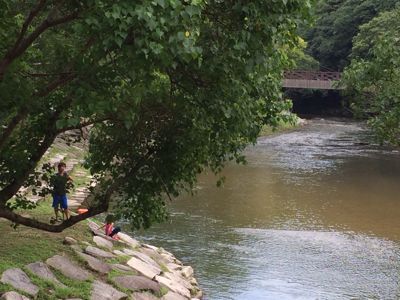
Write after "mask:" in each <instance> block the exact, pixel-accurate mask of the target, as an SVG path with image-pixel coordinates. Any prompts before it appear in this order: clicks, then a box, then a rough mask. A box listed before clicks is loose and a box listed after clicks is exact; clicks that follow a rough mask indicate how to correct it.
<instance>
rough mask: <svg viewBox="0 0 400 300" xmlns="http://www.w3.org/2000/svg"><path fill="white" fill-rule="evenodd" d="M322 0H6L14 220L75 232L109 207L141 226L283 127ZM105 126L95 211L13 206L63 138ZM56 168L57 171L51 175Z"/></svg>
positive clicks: (0, 114) (1, 152)
mask: <svg viewBox="0 0 400 300" xmlns="http://www.w3.org/2000/svg"><path fill="white" fill-rule="evenodd" d="M310 8H311V1H309V0H307V1H305V0H281V1H262V0H258V1H245V2H243V1H202V0H192V1H189V0H185V1H179V0H154V1H128V0H121V1H117V2H115V1H108V0H87V1H63V2H60V1H45V0H39V1H20V0H13V1H5V0H0V35H1V39H0V95H1V97H2V98H1V102H0V123H1V127H0V174H1V175H0V176H1V177H0V217H5V218H8V219H10V220H12V221H14V222H17V223H21V224H24V225H28V226H33V227H36V228H39V229H43V230H49V231H61V230H63V229H64V228H66V227H68V226H72V225H73V224H74V223H76V222H78V221H80V220H82V219H84V218H87V217H89V216H92V215H95V214H98V213H100V212H103V211H106V210H107V209H108V208H109V207H110V203H111V199H113V201H112V204H113V205H112V206H113V210H114V213H115V214H117V216H119V217H124V218H126V219H128V220H130V221H131V222H132V224H133V226H134V227H136V228H138V227H147V226H149V225H150V224H151V223H152V222H155V221H162V220H164V219H165V217H166V210H165V195H170V196H171V197H173V196H176V195H178V193H179V192H180V191H181V190H182V189H191V188H192V187H193V185H194V184H195V180H196V176H197V174H198V173H200V172H201V171H202V170H204V169H205V168H210V169H211V170H212V171H214V172H219V171H220V170H221V168H222V167H223V165H224V163H225V162H226V161H228V160H236V161H238V162H240V161H243V157H242V156H241V154H240V152H241V150H243V149H244V147H245V146H246V145H247V144H248V143H251V142H254V141H255V140H256V138H257V135H258V132H259V131H260V128H261V127H262V125H263V124H271V125H274V124H276V123H277V122H278V121H279V118H281V116H282V114H280V112H281V111H282V110H285V109H288V107H289V106H288V103H287V102H285V101H281V91H280V90H281V88H280V77H281V71H282V69H283V68H284V67H285V66H286V64H287V63H288V57H287V54H286V52H287V49H290V48H292V47H297V43H298V39H297V36H296V28H297V26H298V24H299V23H301V22H303V21H304V20H305V19H307V18H308V16H309V13H310ZM88 125H91V131H90V132H91V133H90V147H89V153H88V157H87V160H86V167H87V168H89V169H90V171H91V172H92V173H93V174H95V175H96V179H97V186H96V188H95V189H94V190H93V194H92V198H91V202H90V209H89V212H88V213H86V214H83V215H80V216H76V217H72V218H71V220H68V221H65V222H64V223H63V224H61V225H48V224H44V223H41V222H38V221H36V220H32V219H27V218H26V217H23V216H19V215H18V214H17V213H16V212H15V209H13V207H11V206H10V205H8V204H7V203H10V200H11V199H12V198H13V197H14V196H16V195H17V196H20V195H19V192H18V191H19V190H20V188H21V187H22V186H30V185H32V184H38V185H40V183H38V182H40V181H41V180H43V178H44V177H43V176H42V175H40V174H38V173H36V171H35V168H36V167H37V164H38V162H39V161H40V159H41V158H42V156H43V154H44V153H45V151H46V150H47V149H48V148H49V147H50V146H51V144H52V143H53V141H54V139H55V138H56V137H57V136H58V135H60V134H62V133H64V132H66V131H68V130H71V129H80V128H83V127H86V126H88ZM45 177H46V176H45Z"/></svg>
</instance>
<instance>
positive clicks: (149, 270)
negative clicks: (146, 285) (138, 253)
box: [127, 257, 161, 279]
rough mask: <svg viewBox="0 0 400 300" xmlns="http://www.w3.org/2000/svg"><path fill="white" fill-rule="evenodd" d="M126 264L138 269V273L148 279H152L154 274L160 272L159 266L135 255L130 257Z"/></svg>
mask: <svg viewBox="0 0 400 300" xmlns="http://www.w3.org/2000/svg"><path fill="white" fill-rule="evenodd" d="M127 264H128V266H130V267H131V268H133V269H134V270H136V271H138V272H139V273H140V274H143V275H144V276H146V277H148V278H150V279H153V278H154V276H156V275H158V274H160V273H161V269H160V268H157V267H155V266H153V265H149V264H147V263H145V262H143V261H142V260H140V259H138V258H136V257H132V258H131V259H130V260H128V262H127Z"/></svg>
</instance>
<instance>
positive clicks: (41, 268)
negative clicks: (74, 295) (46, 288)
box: [26, 261, 66, 287]
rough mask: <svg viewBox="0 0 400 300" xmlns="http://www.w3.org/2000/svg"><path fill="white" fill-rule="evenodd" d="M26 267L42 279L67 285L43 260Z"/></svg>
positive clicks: (62, 285)
mask: <svg viewBox="0 0 400 300" xmlns="http://www.w3.org/2000/svg"><path fill="white" fill-rule="evenodd" d="M26 268H27V269H28V270H29V271H31V272H32V273H33V274H35V275H36V276H38V277H40V278H42V279H45V280H49V281H52V282H54V283H55V284H57V285H59V286H61V287H66V286H65V285H64V284H62V283H61V282H60V281H59V280H58V279H57V277H56V276H55V275H54V274H53V272H51V270H50V268H49V267H48V266H47V265H46V264H45V263H43V262H41V261H38V262H34V263H31V264H29V265H27V266H26Z"/></svg>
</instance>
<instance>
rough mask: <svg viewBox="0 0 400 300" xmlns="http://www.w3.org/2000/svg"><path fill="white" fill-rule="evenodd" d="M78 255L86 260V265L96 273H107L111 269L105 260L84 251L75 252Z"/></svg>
mask: <svg viewBox="0 0 400 300" xmlns="http://www.w3.org/2000/svg"><path fill="white" fill-rule="evenodd" d="M77 254H78V256H79V257H81V258H82V259H83V260H85V261H86V263H87V265H88V267H89V268H90V269H91V270H93V271H95V272H98V273H101V274H108V273H109V272H110V271H111V267H110V266H109V265H108V264H106V263H105V262H102V261H101V260H99V259H97V258H95V257H93V256H91V255H89V254H85V253H79V252H78V253H77Z"/></svg>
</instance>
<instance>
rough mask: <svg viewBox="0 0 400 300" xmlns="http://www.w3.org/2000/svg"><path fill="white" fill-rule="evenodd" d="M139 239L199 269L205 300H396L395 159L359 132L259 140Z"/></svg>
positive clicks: (399, 284)
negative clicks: (243, 159)
mask: <svg viewBox="0 0 400 300" xmlns="http://www.w3.org/2000/svg"><path fill="white" fill-rule="evenodd" d="M246 156H247V160H248V164H247V165H245V166H243V165H233V164H232V165H229V166H228V167H227V168H226V169H225V171H224V175H225V176H226V182H225V184H224V187H222V188H217V187H216V185H215V182H216V178H215V177H214V176H212V175H211V174H204V175H202V176H201V177H200V180H199V184H198V189H197V194H196V195H195V196H189V195H187V196H183V197H180V198H179V199H178V200H176V201H174V202H173V204H172V206H171V211H172V216H171V220H170V222H169V223H167V224H161V225H156V226H154V227H153V228H151V229H150V230H147V231H144V232H139V233H135V235H136V236H139V237H140V238H141V239H142V240H145V241H147V242H149V243H151V244H154V245H157V246H162V247H164V248H166V249H168V250H170V251H171V252H173V253H174V254H175V255H176V256H177V257H179V258H181V259H182V261H183V262H184V263H185V264H188V265H191V266H193V268H194V270H195V276H196V277H197V278H198V280H199V282H200V285H201V287H202V288H203V289H204V291H205V294H206V299H245V300H246V299H249V300H253V299H254V300H258V299H274V300H275V299H283V300H285V299H400V154H399V153H398V152H397V151H393V150H391V149H382V148H379V147H378V146H376V145H373V144H372V143H370V142H369V137H368V132H367V131H366V129H364V128H363V126H361V125H360V124H357V123H352V122H345V121H329V120H313V121H310V123H309V124H308V125H306V126H304V127H303V128H300V129H298V130H295V131H293V132H290V133H285V134H280V135H276V136H272V137H265V138H260V139H259V141H258V143H257V145H255V146H252V147H249V148H248V149H247V151H246Z"/></svg>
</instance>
